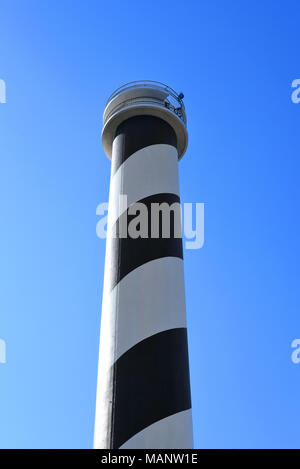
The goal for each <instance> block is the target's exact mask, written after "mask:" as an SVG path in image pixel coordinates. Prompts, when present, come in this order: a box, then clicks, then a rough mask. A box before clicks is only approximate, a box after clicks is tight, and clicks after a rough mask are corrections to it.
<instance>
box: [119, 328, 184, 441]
mask: <svg viewBox="0 0 300 469" xmlns="http://www.w3.org/2000/svg"><path fill="white" fill-rule="evenodd" d="M114 382H115V388H114V395H113V415H112V435H111V437H112V441H111V447H112V448H114V449H116V448H119V447H120V446H121V445H122V444H123V443H125V441H127V440H129V438H131V437H132V436H133V435H135V434H136V433H138V432H140V431H141V430H143V429H144V428H146V427H148V425H151V424H153V423H154V422H157V421H158V420H161V419H163V418H165V417H168V416H170V415H173V414H176V413H177V412H181V411H183V410H187V409H190V407H191V396H190V380H189V362H188V347H187V331H186V328H178V329H169V330H167V331H164V332H160V333H159V334H155V335H153V336H151V337H149V338H148V339H145V340H143V341H141V342H139V343H138V344H137V345H135V346H134V347H132V348H131V349H130V350H128V351H127V352H126V353H124V354H123V355H122V356H121V357H120V358H119V359H118V360H117V361H116V363H115V365H114Z"/></svg>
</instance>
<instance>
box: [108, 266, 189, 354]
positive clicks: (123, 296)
mask: <svg viewBox="0 0 300 469" xmlns="http://www.w3.org/2000/svg"><path fill="white" fill-rule="evenodd" d="M107 306H108V305H107ZM108 307H109V309H110V313H109V316H110V318H111V319H112V321H113V323H114V324H116V325H117V330H116V336H115V351H114V360H117V359H118V358H119V357H120V356H121V355H122V354H123V353H124V352H126V351H127V350H129V349H130V348H131V347H133V346H134V345H136V344H137V343H139V342H140V341H141V340H144V339H146V338H148V337H150V336H152V335H153V334H158V333H159V332H162V331H165V330H167V329H175V328H178V327H186V314H185V292H184V273H183V261H182V259H179V258H177V257H163V258H161V259H156V260H153V261H150V262H147V263H146V264H143V265H141V266H140V267H138V268H137V269H135V270H133V271H132V272H130V273H129V274H128V275H126V277H124V278H123V279H122V280H121V281H120V282H119V283H118V284H117V285H116V286H115V288H114V289H113V290H112V291H111V294H110V300H109V306H108Z"/></svg>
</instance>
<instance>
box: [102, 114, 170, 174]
mask: <svg viewBox="0 0 300 469" xmlns="http://www.w3.org/2000/svg"><path fill="white" fill-rule="evenodd" d="M158 143H165V144H167V145H172V146H173V147H175V148H177V138H176V134H175V132H174V130H173V129H172V127H171V126H170V125H169V124H168V123H167V122H165V121H164V120H162V119H160V118H159V117H154V116H136V117H131V118H130V119H127V120H126V121H124V122H122V124H120V125H119V127H118V129H117V131H116V136H115V139H114V144H113V158H112V169H111V170H112V174H114V173H115V172H116V171H117V169H118V168H119V167H120V166H121V164H122V163H124V161H125V160H127V158H129V157H130V156H131V155H132V154H133V153H135V152H136V151H138V150H140V149H141V148H144V147H148V146H149V145H155V144H158Z"/></svg>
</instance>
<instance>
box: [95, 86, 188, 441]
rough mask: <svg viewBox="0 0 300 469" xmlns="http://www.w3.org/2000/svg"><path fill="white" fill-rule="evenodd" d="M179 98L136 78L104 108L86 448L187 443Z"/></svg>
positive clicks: (183, 129) (182, 116)
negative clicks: (102, 238)
mask: <svg viewBox="0 0 300 469" xmlns="http://www.w3.org/2000/svg"><path fill="white" fill-rule="evenodd" d="M182 100H183V94H182V93H180V94H177V93H176V92H175V91H174V90H173V89H172V88H170V87H169V86H166V85H164V84H163V83H159V82H153V81H139V82H132V83H129V84H127V85H124V86H122V87H121V88H119V89H118V90H116V91H115V92H114V93H113V94H112V95H111V96H110V97H109V99H108V101H107V104H106V107H105V110H104V116H103V131H102V144H103V148H104V151H105V153H106V155H107V156H108V158H110V159H111V179H110V193H109V206H108V221H107V240H106V255H105V271H104V285H103V299H102V315H101V331H100V347H99V369H98V384H97V398H96V418H95V435H94V448H102V449H184V448H192V447H193V432H192V414H191V394H190V376H189V359H188V342H187V325H186V307H185V290H184V271H183V251H182V236H181V220H180V216H179V218H178V216H177V215H178V211H176V207H178V206H179V207H180V194H179V183H178V161H179V160H180V159H181V158H182V156H183V155H184V153H185V151H186V148H187V143H188V134H187V124H186V113H185V108H184V104H183V101H182ZM138 216H139V217H140V218H139V219H137V217H138ZM164 217H165V219H164ZM137 220H138V221H137ZM166 220H169V226H167V223H165V221H166ZM130 225H133V226H134V227H135V231H134V233H133V230H131V229H130ZM142 225H143V226H142Z"/></svg>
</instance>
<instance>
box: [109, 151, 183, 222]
mask: <svg viewBox="0 0 300 469" xmlns="http://www.w3.org/2000/svg"><path fill="white" fill-rule="evenodd" d="M166 192H167V193H170V194H176V195H179V184H178V154H177V149H176V148H175V147H173V146H172V145H166V144H157V145H150V146H148V147H145V148H142V149H141V150H138V151H137V152H135V153H133V154H132V155H131V156H130V157H129V158H128V159H127V160H125V161H124V163H123V164H122V165H121V166H120V167H119V168H118V170H117V172H116V173H115V174H114V175H113V176H112V178H111V181H110V196H109V212H110V222H111V223H112V224H113V223H115V221H116V220H117V219H118V218H119V216H120V215H121V213H122V212H123V211H124V210H126V209H127V208H128V207H129V205H131V204H132V203H134V202H137V201H138V200H141V199H143V198H145V197H149V196H150V195H154V194H160V193H166ZM119 194H126V195H127V206H125V207H120V204H119Z"/></svg>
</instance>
